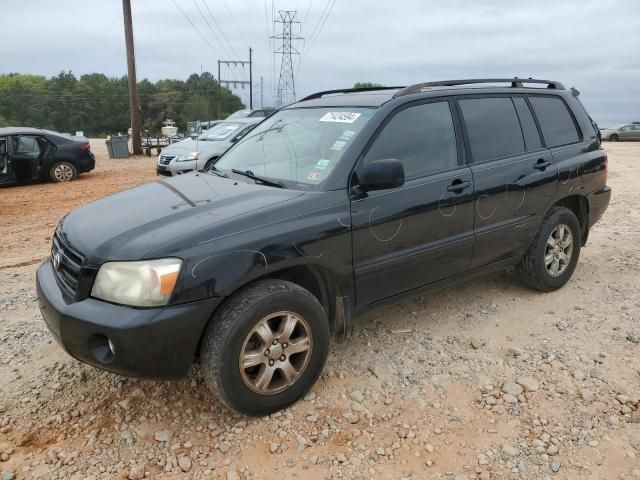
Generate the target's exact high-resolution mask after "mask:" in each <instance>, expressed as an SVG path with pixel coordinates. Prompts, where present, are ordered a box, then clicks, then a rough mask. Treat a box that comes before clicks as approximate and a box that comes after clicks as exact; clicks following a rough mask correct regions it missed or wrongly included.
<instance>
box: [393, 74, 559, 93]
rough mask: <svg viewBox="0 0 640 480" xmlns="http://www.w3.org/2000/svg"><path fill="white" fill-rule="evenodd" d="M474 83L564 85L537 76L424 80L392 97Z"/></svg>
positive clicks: (515, 86) (514, 86)
mask: <svg viewBox="0 0 640 480" xmlns="http://www.w3.org/2000/svg"><path fill="white" fill-rule="evenodd" d="M476 83H509V84H511V88H523V86H524V84H525V83H537V84H546V85H547V88H551V89H556V90H564V89H565V88H564V85H562V83H560V82H556V81H554V80H540V79H538V78H518V77H513V78H471V79H467V80H443V81H440V82H424V83H416V84H415V85H410V86H408V87H405V88H403V89H402V90H400V91H399V92H397V93H396V94H395V95H394V97H401V96H403V95H411V94H414V93H420V92H422V90H423V89H425V88H429V87H455V86H458V85H473V84H476Z"/></svg>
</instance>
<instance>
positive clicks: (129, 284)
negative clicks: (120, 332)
mask: <svg viewBox="0 0 640 480" xmlns="http://www.w3.org/2000/svg"><path fill="white" fill-rule="evenodd" d="M181 266H182V260H180V259H179V258H163V259H161V260H148V261H141V262H107V263H105V264H103V265H102V266H101V267H100V270H98V275H97V276H96V280H95V282H94V283H93V288H92V289H91V296H92V297H95V298H99V299H101V300H106V301H108V302H113V303H120V304H123V305H131V306H133V307H158V306H161V305H166V304H167V302H168V301H169V298H170V297H171V293H172V292H173V287H175V285H176V282H177V280H178V275H179V274H180V267H181Z"/></svg>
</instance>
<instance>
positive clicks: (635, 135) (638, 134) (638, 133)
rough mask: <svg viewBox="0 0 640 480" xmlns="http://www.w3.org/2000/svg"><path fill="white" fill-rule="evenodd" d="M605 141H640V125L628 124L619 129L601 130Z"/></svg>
mask: <svg viewBox="0 0 640 480" xmlns="http://www.w3.org/2000/svg"><path fill="white" fill-rule="evenodd" d="M600 133H601V135H602V139H603V140H609V141H611V142H617V141H623V140H640V123H639V122H634V123H627V124H626V125H620V126H617V127H609V128H603V129H601V130H600Z"/></svg>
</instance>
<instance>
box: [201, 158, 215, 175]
mask: <svg viewBox="0 0 640 480" xmlns="http://www.w3.org/2000/svg"><path fill="white" fill-rule="evenodd" d="M217 159H218V157H213V158H210V159H209V160H207V163H205V164H204V169H203V170H202V171H203V172H206V171H207V170H209V169H210V168H211V165H213V163H214V162H215V161H216V160H217Z"/></svg>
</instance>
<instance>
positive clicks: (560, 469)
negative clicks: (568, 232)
mask: <svg viewBox="0 0 640 480" xmlns="http://www.w3.org/2000/svg"><path fill="white" fill-rule="evenodd" d="M606 148H607V150H608V153H609V185H611V186H612V188H613V192H614V193H613V198H612V202H611V205H610V206H609V209H608V211H607V212H606V214H605V217H604V218H603V219H602V220H601V221H600V223H598V224H597V225H596V226H595V228H594V229H593V230H592V233H591V236H590V239H589V245H588V247H587V248H585V249H584V250H583V251H582V254H581V258H580V262H579V264H578V268H577V269H576V272H575V274H574V276H573V279H572V280H571V281H570V282H569V284H568V285H567V286H565V287H564V288H563V289H561V290H559V291H557V292H553V293H549V294H540V293H538V292H533V291H531V290H528V289H526V288H524V287H522V286H521V285H520V284H519V283H518V282H517V280H516V278H515V276H514V275H513V273H511V272H501V273H497V274H494V275H490V276H487V277H483V278H479V279H475V280H472V281H468V282H466V283H464V284H461V285H458V286H455V287H451V288H448V289H446V290H441V291H437V292H433V293H429V294H428V295H422V296H417V297H415V298H412V299H408V300H403V301H401V302H400V303H398V304H397V305H393V306H388V307H384V308H381V309H378V310H375V311H372V312H370V313H368V314H367V315H366V316H364V317H362V318H360V319H358V321H357V322H356V323H355V325H354V327H353V331H352V332H351V333H352V334H351V337H350V340H349V342H348V343H346V344H345V345H334V346H333V347H332V349H331V352H330V356H329V360H328V363H327V366H326V368H325V372H324V374H323V376H322V377H321V379H320V380H319V381H318V383H317V384H316V385H315V386H314V388H313V389H312V391H311V393H309V394H308V395H307V396H306V397H305V399H304V400H303V401H300V402H298V403H297V404H295V405H293V406H292V407H290V408H288V409H287V410H285V411H283V412H280V413H278V414H275V415H272V416H270V417H266V418H247V417H243V416H240V415H236V414H233V413H232V412H230V411H228V410H226V409H225V408H224V407H222V406H221V405H220V404H219V403H218V402H217V401H216V400H215V399H213V398H212V396H211V395H210V394H209V392H208V391H207V389H206V388H205V386H204V385H203V382H202V378H201V376H200V373H199V372H198V369H197V368H194V370H193V373H192V374H191V375H190V377H189V378H188V379H186V380H184V381H180V382H154V381H143V380H136V379H128V378H123V377H119V376H117V375H114V374H111V373H106V372H102V371H99V370H97V369H94V368H92V367H89V366H86V365H83V364H81V363H79V362H77V361H75V360H73V359H72V358H70V357H68V356H67V355H66V354H65V353H64V352H63V351H62V350H61V349H60V347H59V346H58V345H57V344H56V343H55V342H54V341H52V339H51V337H50V336H49V333H48V332H47V330H46V328H45V327H44V325H43V323H42V320H41V318H40V314H39V311H38V307H37V301H36V297H35V289H34V272H35V269H36V267H37V263H38V262H39V261H40V260H41V259H42V258H44V257H45V256H46V255H47V253H48V251H49V241H50V236H51V233H52V231H53V228H54V226H55V224H56V222H57V220H58V219H59V218H60V217H61V216H62V215H64V214H65V213H66V212H68V211H69V210H71V209H73V208H75V207H77V206H78V205H82V204H84V203H86V202H89V201H91V200H93V199H96V198H99V197H102V196H104V195H107V194H109V193H112V192H115V191H118V190H122V189H124V188H128V187H131V186H134V185H137V184H140V183H143V182H147V181H153V180H154V179H155V178H156V177H155V172H154V166H153V161H154V159H153V158H152V159H148V158H135V159H128V160H124V161H123V160H107V159H105V158H104V157H105V155H104V152H101V151H100V150H98V146H95V147H94V150H95V151H96V152H97V153H98V157H99V159H98V167H97V168H96V170H95V171H94V172H92V173H90V174H88V175H84V176H81V177H80V180H78V181H77V182H73V183H71V184H68V185H55V184H37V185H29V186H24V187H15V188H9V189H0V204H2V205H3V208H2V214H1V215H0V234H1V241H0V252H1V256H0V257H1V258H0V472H2V473H1V474H0V480H11V479H14V478H19V479H21V478H25V479H30V478H33V479H38V478H42V479H49V478H51V479H67V478H70V479H73V480H81V479H126V478H129V479H132V480H134V479H140V478H144V477H146V478H165V479H182V478H184V479H194V480H195V479H227V480H239V479H279V480H281V479H284V478H305V480H314V479H330V478H342V479H365V478H366V479H432V478H445V479H449V478H450V479H454V480H471V479H482V480H486V479H551V478H553V479H556V478H557V479H593V480H599V479H632V478H640V410H639V402H640V355H638V353H639V349H640V293H639V280H640V213H639V212H638V208H637V206H638V205H639V204H640V177H639V176H638V173H637V172H638V165H639V162H640V144H622V143H619V144H607V145H606Z"/></svg>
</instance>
